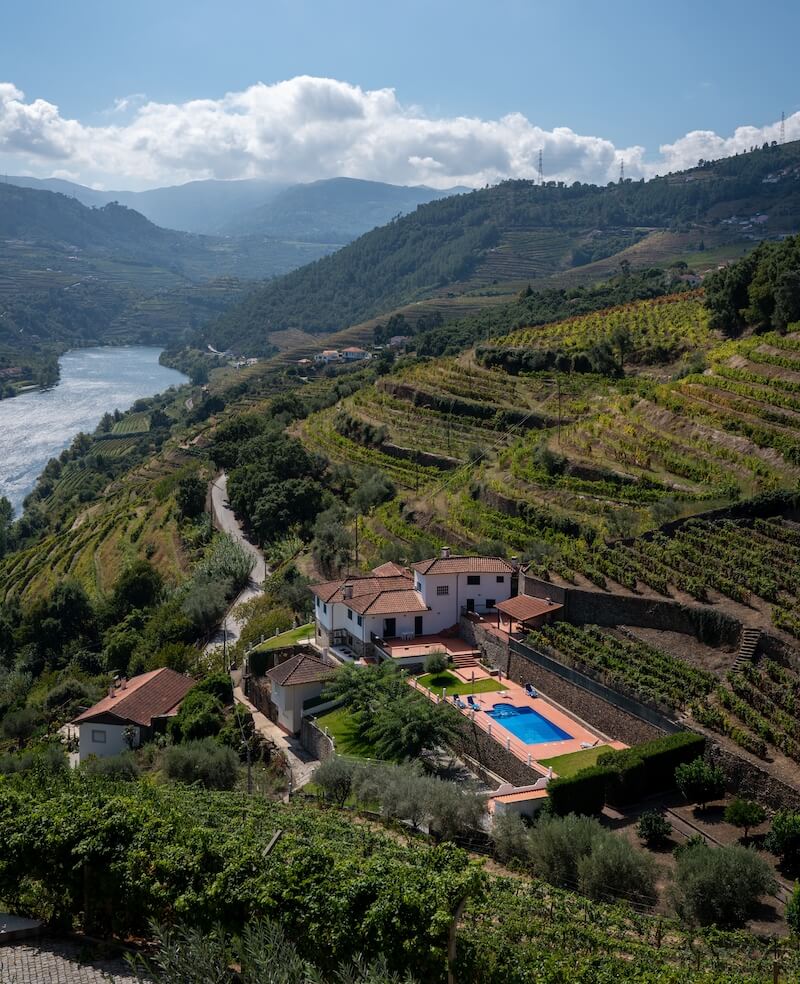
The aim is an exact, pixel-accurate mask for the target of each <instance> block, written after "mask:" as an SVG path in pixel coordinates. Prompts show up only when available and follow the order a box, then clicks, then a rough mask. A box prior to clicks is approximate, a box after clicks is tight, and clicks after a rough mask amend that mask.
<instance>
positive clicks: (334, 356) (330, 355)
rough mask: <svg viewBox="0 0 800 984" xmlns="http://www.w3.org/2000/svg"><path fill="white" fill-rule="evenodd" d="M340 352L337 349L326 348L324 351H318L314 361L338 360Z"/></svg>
mask: <svg viewBox="0 0 800 984" xmlns="http://www.w3.org/2000/svg"><path fill="white" fill-rule="evenodd" d="M338 361H339V352H338V351H337V349H325V350H324V351H322V352H317V354H316V355H315V356H314V362H325V363H328V362H338Z"/></svg>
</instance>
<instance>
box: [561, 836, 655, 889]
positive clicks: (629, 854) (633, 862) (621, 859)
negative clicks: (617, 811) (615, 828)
mask: <svg viewBox="0 0 800 984" xmlns="http://www.w3.org/2000/svg"><path fill="white" fill-rule="evenodd" d="M657 871H658V868H657V866H656V864H655V862H654V861H653V859H652V858H651V857H650V856H649V855H647V854H645V853H644V852H643V851H640V850H637V849H636V848H635V847H634V846H633V845H632V844H630V843H629V842H628V841H626V840H625V839H624V838H622V837H619V836H617V835H616V834H613V833H612V832H611V831H608V830H603V831H602V834H601V835H600V836H598V837H597V838H596V839H595V840H594V841H593V843H592V850H591V852H590V853H589V854H586V855H584V856H583V857H582V858H579V859H578V864H577V872H578V887H579V889H580V891H581V892H582V893H583V894H584V895H587V896H588V897H589V898H590V899H596V900H597V901H605V902H610V901H613V900H614V899H618V898H620V899H626V900H628V901H630V902H635V903H637V904H639V905H646V906H652V905H654V904H655V902H656V901H657V895H656V875H657Z"/></svg>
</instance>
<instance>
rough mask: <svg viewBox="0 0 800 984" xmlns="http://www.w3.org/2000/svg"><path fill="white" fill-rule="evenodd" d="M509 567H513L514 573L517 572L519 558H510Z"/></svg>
mask: <svg viewBox="0 0 800 984" xmlns="http://www.w3.org/2000/svg"><path fill="white" fill-rule="evenodd" d="M511 566H512V567H513V569H514V570H515V571H518V570H519V557H512V558H511Z"/></svg>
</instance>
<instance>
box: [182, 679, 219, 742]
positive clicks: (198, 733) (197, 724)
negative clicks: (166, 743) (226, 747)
mask: <svg viewBox="0 0 800 984" xmlns="http://www.w3.org/2000/svg"><path fill="white" fill-rule="evenodd" d="M224 723H225V714H224V711H223V709H222V704H221V703H220V702H219V701H218V700H217V698H216V697H215V696H214V695H213V694H209V693H205V692H204V691H202V690H197V689H196V688H193V689H192V690H190V691H189V693H188V694H187V695H186V696H185V697H184V698H183V702H182V703H181V706H180V710H179V711H178V713H177V714H176V715H175V717H174V718H173V719H172V720H171V721H170V723H169V733H170V735H171V737H172V740H173V741H174V742H182V741H197V740H199V739H201V738H211V737H213V736H214V735H217V734H219V732H220V730H221V728H222V725H223V724H224Z"/></svg>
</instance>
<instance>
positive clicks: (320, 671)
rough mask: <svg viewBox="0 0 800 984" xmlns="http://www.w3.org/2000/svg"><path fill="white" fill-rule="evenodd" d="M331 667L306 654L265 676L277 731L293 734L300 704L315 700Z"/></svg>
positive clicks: (299, 717)
mask: <svg viewBox="0 0 800 984" xmlns="http://www.w3.org/2000/svg"><path fill="white" fill-rule="evenodd" d="M335 672H336V670H335V668H334V667H332V666H328V664H327V663H323V662H322V660H321V659H317V657H316V656H312V655H310V654H308V653H301V654H300V655H299V656H292V657H291V658H290V659H287V660H286V661H285V662H283V663H279V664H278V665H277V666H275V667H273V668H272V669H271V670H270V671H269V672H268V673H267V679H268V680H269V682H270V701H271V702H272V705H273V707H274V708H275V712H276V716H277V721H276V723H277V724H278V726H279V727H280V728H283V730H284V731H286V732H288V734H292V735H294V734H297V732H298V731H299V730H300V725H301V724H302V721H303V704H304V703H305V702H306V701H308V700H312V699H314V698H316V697H319V696H320V694H321V693H322V691H323V688H324V686H325V683H326V682H327V681H328V680H330V678H331V677H332V676H333V675H334V673H335Z"/></svg>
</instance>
